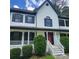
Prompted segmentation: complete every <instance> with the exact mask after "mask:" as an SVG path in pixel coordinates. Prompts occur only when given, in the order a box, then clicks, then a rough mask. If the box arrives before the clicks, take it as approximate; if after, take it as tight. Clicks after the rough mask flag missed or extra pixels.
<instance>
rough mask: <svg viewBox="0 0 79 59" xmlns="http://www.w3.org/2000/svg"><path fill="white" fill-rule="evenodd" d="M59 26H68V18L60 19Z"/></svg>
mask: <svg viewBox="0 0 79 59" xmlns="http://www.w3.org/2000/svg"><path fill="white" fill-rule="evenodd" d="M59 26H68V27H69V20H68V19H60V20H59Z"/></svg>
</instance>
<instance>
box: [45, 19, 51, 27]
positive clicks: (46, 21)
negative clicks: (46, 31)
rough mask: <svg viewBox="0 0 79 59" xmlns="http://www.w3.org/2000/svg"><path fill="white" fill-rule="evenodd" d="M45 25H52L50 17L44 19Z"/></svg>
mask: <svg viewBox="0 0 79 59" xmlns="http://www.w3.org/2000/svg"><path fill="white" fill-rule="evenodd" d="M44 22H45V26H48V27H52V19H46V18H45V19H44Z"/></svg>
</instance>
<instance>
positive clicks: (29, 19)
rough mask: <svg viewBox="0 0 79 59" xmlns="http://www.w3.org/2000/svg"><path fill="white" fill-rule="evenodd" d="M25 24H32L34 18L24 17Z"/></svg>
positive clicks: (30, 16)
mask: <svg viewBox="0 0 79 59" xmlns="http://www.w3.org/2000/svg"><path fill="white" fill-rule="evenodd" d="M25 23H34V16H32V15H26V16H25Z"/></svg>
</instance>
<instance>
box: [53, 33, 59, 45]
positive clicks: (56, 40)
mask: <svg viewBox="0 0 79 59" xmlns="http://www.w3.org/2000/svg"><path fill="white" fill-rule="evenodd" d="M59 40H60V34H59V33H58V32H54V44H55V45H58V42H59Z"/></svg>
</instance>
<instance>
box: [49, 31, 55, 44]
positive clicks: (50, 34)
mask: <svg viewBox="0 0 79 59" xmlns="http://www.w3.org/2000/svg"><path fill="white" fill-rule="evenodd" d="M48 40H49V41H50V42H51V43H52V44H54V40H53V33H52V32H48Z"/></svg>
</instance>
